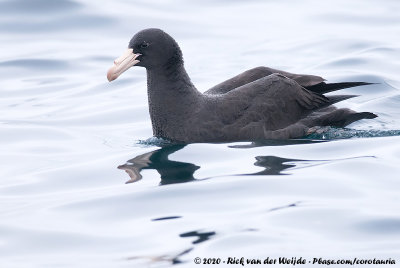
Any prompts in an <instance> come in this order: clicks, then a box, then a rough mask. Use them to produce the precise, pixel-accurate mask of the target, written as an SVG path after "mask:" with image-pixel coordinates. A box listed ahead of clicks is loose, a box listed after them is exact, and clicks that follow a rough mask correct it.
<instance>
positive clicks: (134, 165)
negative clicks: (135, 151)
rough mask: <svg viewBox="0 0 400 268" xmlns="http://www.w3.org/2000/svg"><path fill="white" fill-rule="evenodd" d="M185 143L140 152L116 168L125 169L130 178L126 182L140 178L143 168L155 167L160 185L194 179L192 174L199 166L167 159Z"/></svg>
mask: <svg viewBox="0 0 400 268" xmlns="http://www.w3.org/2000/svg"><path fill="white" fill-rule="evenodd" d="M183 147H185V145H169V146H165V147H162V148H160V149H158V150H155V151H152V152H148V153H145V154H141V155H138V156H136V157H135V158H132V159H131V160H128V161H127V163H126V164H124V165H120V166H119V167H118V168H119V169H122V170H125V171H126V173H128V175H129V177H131V179H130V180H129V181H127V182H126V183H132V182H136V181H139V180H141V179H142V175H141V174H140V172H141V171H142V170H143V169H155V170H157V172H158V173H159V174H160V176H161V182H160V184H161V185H166V184H173V183H183V182H189V181H194V180H195V178H194V177H193V174H194V172H195V171H196V170H198V169H199V168H200V167H199V166H196V165H195V164H192V163H186V162H180V161H173V160H169V159H168V156H169V155H171V154H173V153H175V152H177V151H179V150H181V149H182V148H183Z"/></svg>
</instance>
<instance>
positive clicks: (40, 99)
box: [0, 0, 400, 267]
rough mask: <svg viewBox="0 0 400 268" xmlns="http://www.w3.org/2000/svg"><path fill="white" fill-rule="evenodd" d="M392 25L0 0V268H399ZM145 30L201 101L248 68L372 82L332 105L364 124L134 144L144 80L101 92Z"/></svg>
mask: <svg viewBox="0 0 400 268" xmlns="http://www.w3.org/2000/svg"><path fill="white" fill-rule="evenodd" d="M399 14H400V3H399V1H397V0H392V1H390V0H387V1H378V0H375V1H374V0H371V1H362V0H355V1H345V0H335V1H317V0H308V1H297V2H295V1H183V0H181V1H169V2H168V3H167V1H157V0H152V1H144V0H143V1H125V0H117V1H107V2H106V1H90V0H80V1H75V0H74V1H72V0H57V1H50V0H49V1H46V0H30V1H29V0H2V1H0V43H1V49H0V94H1V97H0V148H1V149H0V157H1V161H0V163H1V168H0V267H170V266H172V265H174V264H178V265H177V267H210V266H213V267H224V266H227V267H239V266H240V267H242V266H241V265H223V264H219V265H205V264H202V265H196V264H195V263H194V259H195V258H196V257H200V258H201V259H203V258H221V260H227V258H228V257H236V258H241V257H244V258H257V259H266V258H267V257H269V258H278V257H287V258H291V257H298V258H299V257H302V258H305V259H307V263H306V264H305V265H300V267H327V265H323V264H314V265H312V264H311V263H308V261H312V260H313V258H320V257H321V258H326V259H334V260H336V259H354V258H359V259H374V258H376V259H389V258H391V259H392V260H396V265H399V263H400V205H399V204H400V195H399V191H400V176H399V173H400V136H399V130H400V109H399V105H400V91H399V89H400V76H399V73H400V16H399ZM148 27H158V28H162V29H164V30H165V31H166V32H168V33H170V34H171V35H172V36H173V37H175V39H176V40H177V41H178V42H179V44H180V45H181V48H182V50H183V53H184V56H185V62H186V68H187V70H188V73H189V74H190V75H191V77H192V79H193V82H194V83H195V84H196V85H197V87H198V89H200V90H201V91H205V90H206V89H208V88H209V87H211V86H213V85H215V84H217V83H219V82H221V81H223V80H224V79H227V78H230V77H232V76H234V75H236V74H238V73H240V72H242V71H244V70H247V69H249V68H252V67H256V66H259V65H265V66H270V67H274V68H280V69H284V70H287V71H291V72H298V73H310V74H316V75H321V76H323V77H325V78H327V79H328V81H330V82H337V81H367V82H374V83H378V84H375V85H371V86H365V87H358V88H353V89H347V90H343V91H342V92H341V93H344V94H358V95H361V96H360V97H358V98H353V99H351V100H347V101H345V102H343V103H340V104H339V106H340V107H349V108H352V109H355V110H357V111H370V112H374V113H376V114H377V115H379V117H378V118H376V119H374V120H364V121H360V122H357V123H354V124H352V125H351V126H349V129H331V130H330V131H328V133H326V134H323V135H319V136H314V137H309V138H308V139H304V140H295V141H281V142H276V141H275V142H274V141H266V142H264V143H257V144H252V143H251V142H241V143H230V144H190V145H187V146H178V145H171V144H165V142H163V141H159V140H154V139H151V140H148V139H149V138H150V137H151V135H152V131H151V123H150V119H149V115H148V107H147V96H146V78H145V71H144V70H143V69H141V68H132V69H131V70H129V71H128V72H127V73H124V74H123V75H122V76H121V77H120V78H119V79H118V80H117V81H115V82H113V83H108V82H107V80H106V72H107V70H108V68H109V67H110V66H111V64H112V61H113V60H114V59H115V58H116V57H118V56H120V54H121V53H122V52H123V51H124V50H125V48H126V46H127V44H128V41H129V40H130V38H131V37H132V35H133V34H134V33H136V32H137V31H139V30H141V29H143V28H148ZM125 171H126V172H125ZM127 181H130V182H133V181H135V182H134V183H129V184H125V182H127ZM396 265H385V266H379V265H378V266H376V267H396ZM286 266H288V265H286ZM331 266H333V267H335V265H331ZM364 266H365V265H360V266H356V267H364ZM251 267H263V265H261V266H260V265H253V266H251ZM337 267H350V266H348V265H337Z"/></svg>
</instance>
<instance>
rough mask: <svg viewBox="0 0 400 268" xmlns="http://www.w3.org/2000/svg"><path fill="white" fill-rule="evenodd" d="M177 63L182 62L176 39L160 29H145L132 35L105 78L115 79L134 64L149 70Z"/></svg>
mask: <svg viewBox="0 0 400 268" xmlns="http://www.w3.org/2000/svg"><path fill="white" fill-rule="evenodd" d="M178 64H183V58H182V52H181V50H180V48H179V46H178V44H177V43H176V41H175V40H174V39H173V38H172V37H171V36H169V35H168V34H167V33H165V32H164V31H162V30H160V29H154V28H151V29H145V30H142V31H140V32H138V33H137V34H135V35H134V36H133V37H132V39H131V41H130V42H129V46H128V49H127V50H126V51H125V53H124V54H122V56H121V57H119V58H118V59H116V60H115V61H114V64H113V66H112V67H111V68H110V69H109V70H108V72H107V79H108V81H110V82H111V81H113V80H115V79H117V78H118V77H119V76H120V75H121V74H122V73H123V72H125V71H126V70H128V69H129V68H130V67H132V66H134V65H135V66H141V67H145V68H146V69H147V70H151V69H157V68H171V66H175V65H178Z"/></svg>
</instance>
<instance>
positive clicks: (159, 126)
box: [147, 64, 201, 140]
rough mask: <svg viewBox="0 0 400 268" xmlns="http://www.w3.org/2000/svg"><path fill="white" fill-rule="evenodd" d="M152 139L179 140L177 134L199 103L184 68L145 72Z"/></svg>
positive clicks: (198, 95) (178, 66)
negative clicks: (154, 137)
mask: <svg viewBox="0 0 400 268" xmlns="http://www.w3.org/2000/svg"><path fill="white" fill-rule="evenodd" d="M147 91H148V92H147V93H148V99H149V111H150V117H151V121H152V125H153V135H155V136H157V137H164V138H169V139H175V140H179V131H180V129H182V128H183V126H184V124H185V121H187V119H188V117H189V116H190V115H191V114H190V113H191V111H193V110H194V109H195V107H196V105H198V102H199V101H200V99H201V93H200V92H199V91H197V89H196V88H195V86H194V85H193V83H192V82H191V80H190V78H189V75H188V74H187V72H186V70H185V68H184V66H183V64H177V65H174V66H170V67H169V68H160V69H148V70H147Z"/></svg>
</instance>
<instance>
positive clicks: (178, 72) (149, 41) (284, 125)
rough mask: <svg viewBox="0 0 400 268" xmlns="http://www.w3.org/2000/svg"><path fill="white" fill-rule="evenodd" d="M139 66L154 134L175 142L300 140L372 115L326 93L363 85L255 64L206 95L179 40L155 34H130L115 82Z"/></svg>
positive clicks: (112, 73) (110, 73) (115, 68)
mask: <svg viewBox="0 0 400 268" xmlns="http://www.w3.org/2000/svg"><path fill="white" fill-rule="evenodd" d="M134 65H135V66H141V67H145V68H146V71H147V93H148V100H149V111H150V117H151V122H152V126H153V135H154V136H156V137H160V138H166V139H170V140H173V141H178V142H185V143H192V142H231V141H255V140H264V139H291V138H301V137H303V136H305V135H307V134H310V133H312V132H313V131H314V130H315V129H316V128H317V127H323V126H334V127H344V126H346V125H348V124H351V123H352V122H354V121H357V120H360V119H371V118H375V117H376V115H375V114H373V113H370V112H360V113H358V112H355V111H352V110H350V109H345V108H341V109H338V108H335V107H334V106H332V104H334V103H336V102H339V101H342V100H346V99H349V98H352V97H355V95H334V96H329V97H327V96H324V95H323V94H325V93H327V92H331V91H335V90H339V89H343V88H348V87H354V86H361V85H368V84H369V83H365V82H344V83H332V84H327V83H325V82H324V81H325V80H324V79H323V78H322V77H319V76H315V75H303V74H293V73H288V72H284V71H280V70H275V69H271V68H268V67H256V68H253V69H250V70H248V71H245V72H244V73H241V74H239V75H237V76H235V77H233V78H231V79H229V80H227V81H225V82H222V83H220V84H218V85H216V86H214V87H212V88H211V89H209V90H207V91H206V92H205V93H201V92H199V91H198V90H197V89H196V87H195V86H194V85H193V83H192V82H191V80H190V78H189V76H188V74H187V73H186V70H185V68H184V64H183V57H182V52H181V50H180V48H179V46H178V44H177V42H176V41H175V40H174V39H173V38H172V37H171V36H169V35H168V34H167V33H165V32H163V31H162V30H160V29H145V30H142V31H140V32H138V33H137V34H136V35H134V36H133V38H132V39H131V41H130V42H129V47H128V49H127V51H126V52H125V53H124V54H123V55H122V56H121V57H119V58H118V59H116V60H115V61H114V65H113V66H112V67H111V68H110V69H109V71H108V73H107V78H108V80H109V81H113V80H115V79H117V78H118V76H120V75H121V74H122V73H123V72H125V71H126V70H128V69H129V68H130V67H132V66H134Z"/></svg>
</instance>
